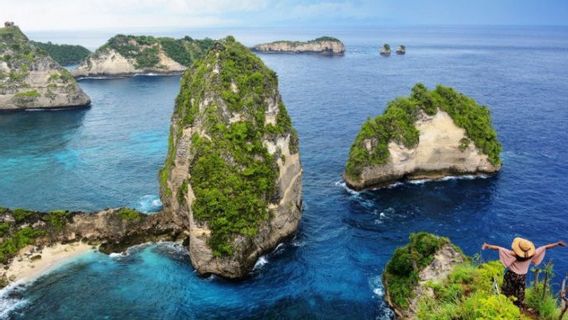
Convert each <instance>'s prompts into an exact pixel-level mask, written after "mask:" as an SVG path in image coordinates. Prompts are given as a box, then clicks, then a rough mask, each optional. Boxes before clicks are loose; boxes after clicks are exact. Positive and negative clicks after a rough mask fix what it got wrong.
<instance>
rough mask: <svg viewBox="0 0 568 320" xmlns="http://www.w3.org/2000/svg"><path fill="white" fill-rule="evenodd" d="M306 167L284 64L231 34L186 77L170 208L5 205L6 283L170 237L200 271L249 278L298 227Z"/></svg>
mask: <svg viewBox="0 0 568 320" xmlns="http://www.w3.org/2000/svg"><path fill="white" fill-rule="evenodd" d="M302 173H303V171H302V166H301V163H300V155H299V139H298V136H297V133H296V131H295V129H294V128H293V126H292V122H291V120H290V117H289V116H288V112H287V110H286V107H285V105H284V103H283V102H282V98H281V97H280V94H279V91H278V79H277V76H276V73H275V72H274V71H272V70H270V69H269V68H267V67H266V66H265V65H264V63H263V62H262V60H260V58H258V57H257V56H256V55H254V54H253V53H252V52H251V51H250V50H249V49H248V48H246V47H245V46H243V45H242V44H240V43H238V42H237V41H235V39H234V38H233V37H227V38H226V39H223V40H220V41H217V42H215V43H214V44H213V45H212V48H211V50H209V51H208V53H207V54H206V55H205V56H204V57H203V58H202V59H200V60H197V61H196V62H195V63H194V64H193V65H192V66H191V67H190V69H188V70H187V71H186V73H185V74H184V76H183V78H182V81H181V89H180V92H179V95H178V97H177V99H176V106H175V110H174V114H173V116H172V119H171V129H170V138H169V149H168V153H167V159H166V161H165V164H164V167H163V169H162V170H161V172H160V174H159V177H160V193H161V199H162V201H163V204H164V208H163V210H162V211H161V212H159V213H155V214H151V215H146V214H142V213H140V212H137V211H136V210H133V209H129V208H118V209H107V210H103V211H100V212H95V213H83V212H69V211H52V212H47V213H44V212H35V211H29V210H25V209H13V210H11V209H6V208H0V263H1V266H2V267H3V268H0V280H1V282H0V283H1V286H0V287H2V286H6V285H8V284H9V283H11V282H14V281H18V280H25V279H28V278H29V277H30V273H32V274H33V273H34V272H33V269H34V268H35V265H34V263H40V262H42V261H43V264H42V265H44V266H47V265H49V264H51V263H52V262H54V261H57V260H60V259H64V258H66V257H69V256H70V255H72V254H74V253H80V252H84V251H85V250H92V249H93V248H98V250H100V251H101V252H104V253H111V252H121V251H123V250H125V249H127V248H128V247H129V246H132V245H136V244H140V243H146V242H154V241H161V240H163V241H175V242H178V243H183V244H184V245H185V246H187V247H188V249H189V255H190V259H191V263H192V264H193V266H194V267H195V269H196V270H197V272H198V273H199V274H200V275H209V274H215V275H219V276H222V277H224V278H229V279H240V278H244V277H246V276H247V275H248V274H249V273H250V271H251V270H252V269H253V267H254V264H255V263H256V261H257V259H258V258H259V257H260V256H261V255H262V254H265V253H267V252H269V251H271V250H272V249H274V248H275V247H276V246H277V245H278V244H279V243H280V242H282V241H284V240H285V239H286V238H288V237H290V236H291V235H293V234H294V233H295V232H296V230H297V228H298V225H299V222H300V218H301V215H302ZM41 268H42V267H41V266H39V267H38V269H41ZM38 269H36V272H41V270H38Z"/></svg>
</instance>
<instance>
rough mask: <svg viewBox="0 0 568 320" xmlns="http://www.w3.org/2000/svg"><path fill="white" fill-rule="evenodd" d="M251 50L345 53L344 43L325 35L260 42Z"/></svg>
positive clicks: (265, 51) (340, 54)
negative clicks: (305, 39)
mask: <svg viewBox="0 0 568 320" xmlns="http://www.w3.org/2000/svg"><path fill="white" fill-rule="evenodd" d="M252 50H253V51H256V52H262V53H316V54H322V55H331V56H333V55H338V56H342V55H343V54H344V53H345V45H343V42H341V41H340V40H339V39H337V38H333V37H327V36H325V37H320V38H317V39H314V40H309V41H274V42H270V43H262V44H257V45H256V46H254V47H253V48H252Z"/></svg>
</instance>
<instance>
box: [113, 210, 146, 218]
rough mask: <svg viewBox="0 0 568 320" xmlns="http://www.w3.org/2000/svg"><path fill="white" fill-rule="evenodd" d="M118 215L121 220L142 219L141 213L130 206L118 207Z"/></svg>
mask: <svg viewBox="0 0 568 320" xmlns="http://www.w3.org/2000/svg"><path fill="white" fill-rule="evenodd" d="M118 216H119V217H121V218H122V219H123V220H128V221H137V220H140V219H142V216H141V213H140V212H138V211H136V210H134V209H131V208H120V209H119V210H118Z"/></svg>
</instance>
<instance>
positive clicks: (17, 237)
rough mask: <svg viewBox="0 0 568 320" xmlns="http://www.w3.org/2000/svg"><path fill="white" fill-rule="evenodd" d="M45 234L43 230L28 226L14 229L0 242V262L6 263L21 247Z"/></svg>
mask: <svg viewBox="0 0 568 320" xmlns="http://www.w3.org/2000/svg"><path fill="white" fill-rule="evenodd" d="M43 235H45V231H42V230H35V229H32V228H30V227H25V228H22V229H20V230H18V231H16V232H15V233H14V234H12V235H11V236H10V237H8V238H7V239H4V241H2V242H1V243H0V263H6V262H7V261H8V259H10V258H12V257H13V256H15V255H16V254H17V253H18V251H20V249H22V248H23V247H25V246H27V245H29V244H33V243H34V240H35V238H37V237H40V236H43Z"/></svg>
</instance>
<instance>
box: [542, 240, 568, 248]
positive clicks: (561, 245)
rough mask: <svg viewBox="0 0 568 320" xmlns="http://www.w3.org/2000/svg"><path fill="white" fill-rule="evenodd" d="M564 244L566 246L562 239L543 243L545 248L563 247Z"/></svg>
mask: <svg viewBox="0 0 568 320" xmlns="http://www.w3.org/2000/svg"><path fill="white" fill-rule="evenodd" d="M565 246H566V242H564V241H562V240H560V241H557V242H554V243H549V244H547V245H544V247H545V248H546V250H548V249H553V248H556V247H565Z"/></svg>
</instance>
